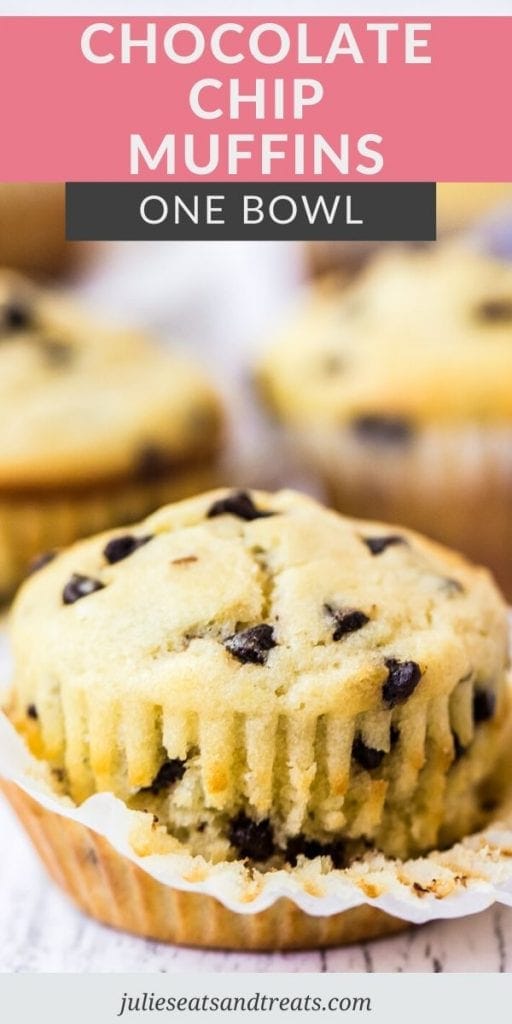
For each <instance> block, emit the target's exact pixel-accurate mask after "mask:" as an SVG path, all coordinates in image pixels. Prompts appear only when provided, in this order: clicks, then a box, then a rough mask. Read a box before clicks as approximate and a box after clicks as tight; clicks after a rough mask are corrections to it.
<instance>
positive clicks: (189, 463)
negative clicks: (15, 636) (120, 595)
mask: <svg viewBox="0 0 512 1024" xmlns="http://www.w3.org/2000/svg"><path fill="white" fill-rule="evenodd" d="M221 420H222V416H221V409H220V404H219V401H218V398H217V395H216V393H215V392H214V390H213V389H212V388H211V387H210V384H209V382H208V381H207V380H206V379H205V377H204V376H203V374H202V372H201V371H200V369H198V368H197V367H196V366H195V365H194V364H190V363H189V361H188V360H187V359H186V358H184V357H182V356H181V355H179V354H175V353H169V352H168V351H167V350H165V349H162V348H160V347H159V346H157V345H156V344H152V343H151V342H150V341H149V340H148V339H147V338H146V337H144V336H141V335H137V334H132V333H129V332H127V331H121V330H112V329H107V328H105V326H104V325H102V324H99V323H96V322H95V321H94V320H90V319H88V317H87V316H85V315H84V314H83V313H82V312H81V311H80V310H77V309H75V308H74V307H73V306H72V305H69V304H68V303H67V302H66V301H64V300H62V299H61V298H60V297H57V296H55V295H53V294H51V293H50V292H47V291H45V290H43V289H40V288H37V287H36V286H34V285H33V284H30V283H29V282H28V281H26V280H25V279H23V278H21V277H18V276H17V275H15V274H13V273H12V272H10V271H3V272H1V273H0V597H1V598H2V599H6V598H7V597H9V596H10V594H11V593H12V591H13V590H14V589H15V587H16V585H17V584H18V582H19V581H20V579H21V578H22V577H23V575H24V574H25V572H26V570H27V567H28V566H29V565H30V563H31V561H32V559H34V557H35V556H37V555H39V553H41V552H47V551H50V552H51V551H52V550H53V549H54V548H56V547H59V546H60V545H62V544H66V543H69V542H70V541H71V540H73V539H75V538H77V537H79V536H82V535H84V534H88V533H91V532H93V531H95V530H98V529H103V528H105V527H107V526H111V525H114V524H116V523H119V522H129V521H131V520H134V519H137V518H139V517H140V516H141V515H145V514H146V513H148V512H150V511H151V510H152V509H154V508H156V507H157V506H158V505H159V504H161V503H162V502H163V501H169V500H173V499H176V498H180V497H184V496H186V495H188V494H191V493H194V492H195V491H197V490H200V489H201V488H203V487H204V486H205V485H206V486H210V484H211V483H212V482H215V480H216V473H215V461H216V456H217V454H218V452H219V448H220V445H221Z"/></svg>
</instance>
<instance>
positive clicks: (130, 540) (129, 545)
mask: <svg viewBox="0 0 512 1024" xmlns="http://www.w3.org/2000/svg"><path fill="white" fill-rule="evenodd" d="M150 540H151V536H148V537H134V536H133V535H132V534H131V533H123V534H122V535H121V537H113V538H112V540H109V542H108V544H107V545H106V547H105V548H104V549H103V557H104V558H106V560H107V562H108V563H109V565H114V564H115V563H116V562H122V560H123V558H128V555H133V552H134V551H137V549H138V548H141V547H143V545H144V544H147V543H148V541H150Z"/></svg>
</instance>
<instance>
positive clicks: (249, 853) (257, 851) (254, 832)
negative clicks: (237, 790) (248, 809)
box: [228, 811, 275, 861]
mask: <svg viewBox="0 0 512 1024" xmlns="http://www.w3.org/2000/svg"><path fill="white" fill-rule="evenodd" d="M228 838H229V841H230V843H231V846H234V848H235V850H236V851H237V853H238V854H239V856H240V857H242V858H245V857H248V858H250V860H255V861H262V860H268V859H269V857H271V856H272V854H273V853H274V851H275V844H274V833H273V831H272V825H271V824H270V821H269V819H268V818H263V820H262V821H254V820H253V819H252V818H249V817H248V816H247V814H245V813H244V811H240V813H239V814H237V816H236V818H233V820H232V821H231V822H230V825H229V831H228Z"/></svg>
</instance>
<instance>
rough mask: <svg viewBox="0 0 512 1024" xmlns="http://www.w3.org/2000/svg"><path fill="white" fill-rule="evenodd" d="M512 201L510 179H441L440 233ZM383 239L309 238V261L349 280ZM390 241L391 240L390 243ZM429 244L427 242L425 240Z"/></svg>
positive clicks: (314, 270)
mask: <svg viewBox="0 0 512 1024" xmlns="http://www.w3.org/2000/svg"><path fill="white" fill-rule="evenodd" d="M507 201H508V202H512V184H511V183H509V182H491V183H489V182H482V183H481V182H469V183H468V182H465V183H460V182H453V181H451V182H441V183H438V184H437V187H436V205H437V235H438V238H443V237H445V236H446V235H450V234H453V233H454V232H458V231H464V230H467V229H468V228H471V227H473V226H474V225H475V224H476V223H477V222H478V221H479V220H480V218H482V217H484V216H486V215H487V214H489V213H492V211H493V210H494V209H497V208H498V207H499V206H500V205H501V204H503V203H506V202H507ZM382 244H383V243H379V242H336V241H330V242H308V243H307V249H306V265H307V270H308V272H309V273H310V274H311V275H313V277H316V276H318V275H320V274H325V273H332V272H333V271H337V272H338V273H339V274H340V277H341V279H342V280H343V279H346V280H347V281H349V280H350V279H351V278H352V277H354V275H355V274H357V273H358V272H359V271H360V270H361V268H362V267H363V266H364V264H365V263H366V261H367V260H368V258H369V257H370V256H371V255H372V253H374V252H375V251H376V249H378V248H379V246H382ZM388 244H389V243H388ZM425 244H426V245H428V243H425Z"/></svg>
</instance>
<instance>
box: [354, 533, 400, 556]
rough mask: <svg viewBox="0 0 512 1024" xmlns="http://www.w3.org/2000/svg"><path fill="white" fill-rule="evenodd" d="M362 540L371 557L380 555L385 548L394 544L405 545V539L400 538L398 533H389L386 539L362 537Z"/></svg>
mask: <svg viewBox="0 0 512 1024" xmlns="http://www.w3.org/2000/svg"><path fill="white" fill-rule="evenodd" d="M362 540H363V541H364V543H365V544H366V547H367V548H369V550H370V551H371V553H372V555H381V554H382V552H383V551H385V550H386V548H390V547H392V546H394V545H395V544H407V541H406V539H405V537H401V536H400V534H398V533H390V534H389V536H387V537H363V538H362Z"/></svg>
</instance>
